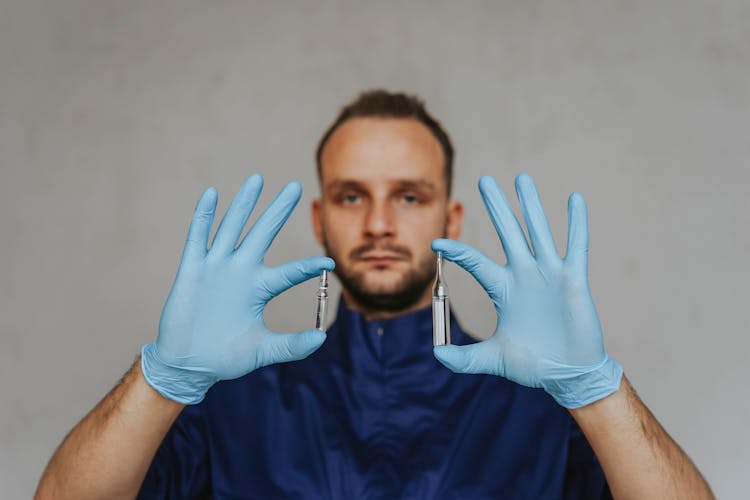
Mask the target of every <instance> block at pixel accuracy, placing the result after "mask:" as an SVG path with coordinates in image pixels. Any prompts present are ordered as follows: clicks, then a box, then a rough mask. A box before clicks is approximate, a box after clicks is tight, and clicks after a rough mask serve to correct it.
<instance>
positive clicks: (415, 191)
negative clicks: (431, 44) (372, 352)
mask: <svg viewBox="0 0 750 500" xmlns="http://www.w3.org/2000/svg"><path fill="white" fill-rule="evenodd" d="M321 167H322V169H321V198H320V199H317V200H314V201H313V207H312V217H313V228H314V230H315V235H316V237H317V239H318V241H319V243H321V244H322V245H323V246H324V247H325V249H326V252H327V253H328V255H329V256H330V257H331V258H333V259H334V261H335V262H336V270H335V272H336V274H337V275H338V277H339V279H340V281H341V283H342V285H343V295H344V299H345V300H346V302H347V304H348V305H349V306H350V307H352V308H354V309H356V310H360V311H362V312H364V313H365V314H366V315H367V316H369V317H372V318H378V317H380V318H384V317H389V316H392V315H395V314H397V313H402V312H406V311H409V310H412V309H417V308H420V307H423V306H426V305H427V304H429V303H430V300H431V293H430V290H431V285H432V281H433V279H434V276H435V255H434V253H433V252H432V250H431V249H430V243H431V242H432V240H433V239H435V238H441V237H448V238H453V239H456V238H458V236H459V234H460V232H461V222H462V220H463V208H462V206H461V204H460V203H458V202H455V201H450V200H449V199H448V196H447V188H446V180H445V173H444V172H445V171H444V168H445V166H444V157H443V152H442V149H441V147H440V143H439V142H438V140H437V139H436V138H435V137H434V136H433V135H432V133H431V132H430V130H429V129H428V128H427V127H426V126H425V125H423V124H422V123H420V122H418V121H416V120H413V119H400V118H353V119H349V120H347V121H346V122H344V123H343V124H341V125H340V126H339V127H338V128H337V129H336V131H335V132H334V133H333V135H331V137H330V139H329V141H328V143H327V144H326V146H325V148H324V149H323V151H322V155H321Z"/></svg>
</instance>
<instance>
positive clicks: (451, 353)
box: [432, 340, 502, 374]
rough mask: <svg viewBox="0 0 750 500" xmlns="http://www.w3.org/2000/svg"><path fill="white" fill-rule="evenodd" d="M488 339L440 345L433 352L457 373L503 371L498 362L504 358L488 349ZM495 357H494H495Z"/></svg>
mask: <svg viewBox="0 0 750 500" xmlns="http://www.w3.org/2000/svg"><path fill="white" fill-rule="evenodd" d="M486 342H487V341H486V340H484V341H482V342H477V343H476V344H470V345H462V346H458V345H439V346H435V347H433V348H432V352H433V354H434V355H435V358H437V360H438V361H440V362H441V363H442V364H443V365H445V367H446V368H448V369H449V370H450V371H452V372H455V373H490V374H497V373H502V371H501V370H499V368H501V366H498V364H500V365H501V364H502V358H494V357H493V356H491V355H490V354H489V353H488V352H487V351H488V348H489V346H487V345H486ZM493 358H494V359H493Z"/></svg>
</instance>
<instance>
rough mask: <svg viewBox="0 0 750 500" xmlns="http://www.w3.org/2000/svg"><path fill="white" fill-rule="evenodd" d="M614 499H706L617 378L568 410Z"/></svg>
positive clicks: (704, 489) (686, 460)
mask: <svg viewBox="0 0 750 500" xmlns="http://www.w3.org/2000/svg"><path fill="white" fill-rule="evenodd" d="M570 413H571V415H572V416H573V418H574V419H575V420H576V422H577V423H578V425H579V427H580V428H581V430H582V431H583V433H584V434H585V435H586V438H587V439H588V441H589V443H590V444H591V447H592V448H593V449H594V452H595V453H596V456H597V458H598V459H599V463H600V464H601V466H602V468H603V469H604V474H605V476H606V477H607V482H608V483H609V487H610V490H611V491H612V494H613V495H614V497H615V498H633V499H638V500H643V499H649V498H654V499H660V500H663V499H671V498H674V499H682V498H694V499H704V498H705V499H710V498H714V495H713V493H712V492H711V488H710V487H709V486H708V483H706V481H705V479H703V476H701V473H700V472H699V471H698V469H697V468H696V467H695V465H694V464H693V462H692V461H691V460H690V457H688V456H687V455H686V454H685V452H684V451H682V449H681V448H680V447H679V445H678V444H677V443H675V442H674V441H673V440H672V438H671V437H670V436H669V434H667V432H666V431H665V430H664V428H663V427H662V426H661V425H660V424H659V422H658V421H657V420H656V418H655V417H654V416H653V415H652V414H651V412H650V411H649V410H648V408H646V406H645V405H644V404H643V402H642V401H641V400H640V399H639V398H638V395H637V394H636V392H635V390H634V389H633V387H632V386H631V385H630V383H629V382H628V380H627V379H626V378H625V377H623V379H622V383H621V385H620V388H619V389H618V390H617V391H615V392H614V393H612V394H611V395H610V396H607V397H606V398H604V399H600V400H599V401H596V402H595V403H592V404H590V405H587V406H584V407H582V408H577V409H574V410H570Z"/></svg>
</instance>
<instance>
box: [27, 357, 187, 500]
mask: <svg viewBox="0 0 750 500" xmlns="http://www.w3.org/2000/svg"><path fill="white" fill-rule="evenodd" d="M183 407H184V406H183V405H181V404H179V403H176V402H174V401H171V400H169V399H166V398H164V397H162V396H161V395H160V394H159V393H157V392H156V391H155V390H154V389H152V388H151V386H149V385H148V383H147V382H146V380H145V379H144V378H143V374H142V373H141V364H140V358H139V359H138V360H137V361H136V362H135V364H134V365H133V367H132V368H131V369H130V370H129V371H128V373H126V374H125V376H124V377H123V379H122V381H121V382H120V383H119V384H118V385H117V386H116V387H115V388H114V389H113V390H112V391H111V392H110V393H109V394H108V395H107V396H106V397H105V398H104V399H103V400H102V401H100V402H99V404H98V405H97V406H96V407H95V408H94V409H93V410H91V412H89V414H88V415H86V417H85V418H84V419H83V420H82V421H81V422H79V423H78V425H76V426H75V427H74V428H73V430H72V431H71V432H70V434H68V436H67V437H66V438H65V440H64V441H63V442H62V444H61V445H60V446H59V447H58V449H57V451H55V454H54V455H53V456H52V459H51V460H50V462H49V464H48V465H47V469H46V470H45V471H44V474H43V476H42V478H41V480H40V482H39V486H38V489H37V492H36V498H37V499H46V498H55V499H60V498H75V499H88V498H92V499H93V498H108V499H111V498H133V497H134V496H135V495H136V494H137V492H138V489H139V488H140V485H141V483H142V482H143V478H144V477H145V475H146V472H147V471H148V467H149V465H150V463H151V461H152V460H153V457H154V454H155V453H156V450H157V449H158V447H159V445H160V443H161V442H162V440H163V439H164V436H165V435H166V433H167V432H168V430H169V428H170V427H171V425H172V423H173V422H174V420H175V419H176V418H177V416H178V415H179V414H180V412H181V411H182V409H183Z"/></svg>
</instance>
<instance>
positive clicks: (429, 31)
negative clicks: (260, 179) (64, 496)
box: [0, 0, 750, 498]
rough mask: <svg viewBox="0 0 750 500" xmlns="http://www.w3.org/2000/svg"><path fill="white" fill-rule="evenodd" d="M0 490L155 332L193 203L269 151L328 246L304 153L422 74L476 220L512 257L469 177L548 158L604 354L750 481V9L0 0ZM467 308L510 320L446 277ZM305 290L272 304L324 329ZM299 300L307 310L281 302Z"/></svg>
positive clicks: (727, 479) (693, 451)
mask: <svg viewBox="0 0 750 500" xmlns="http://www.w3.org/2000/svg"><path fill="white" fill-rule="evenodd" d="M0 9H1V10H0V166H1V168H2V170H1V177H0V232H1V234H2V236H0V241H2V249H0V256H1V257H2V258H0V335H1V336H0V397H1V398H2V399H1V400H0V401H1V402H0V492H2V496H3V498H23V497H29V496H30V495H31V493H32V491H33V488H34V486H35V484H36V481H37V479H38V477H39V475H40V474H41V471H42V469H43V467H44V465H45V463H46V461H47V460H48V458H49V457H50V455H51V454H52V452H53V450H54V448H55V447H56V446H57V444H58V443H59V442H60V440H61V439H62V438H63V436H64V435H65V433H66V432H67V431H68V430H69V429H70V428H71V427H72V426H73V425H74V424H75V423H76V422H77V421H78V420H79V419H80V418H81V417H82V416H83V415H84V414H85V413H86V412H87V411H88V410H89V409H90V408H91V407H92V406H93V405H94V404H95V403H96V402H97V401H98V400H99V399H100V398H101V397H102V396H103V395H104V394H105V393H106V392H107V391H108V390H109V389H110V388H111V387H112V386H113V384H114V383H115V382H116V380H117V379H118V378H119V377H120V375H121V374H122V373H123V372H124V371H125V370H126V369H127V367H128V366H129V365H130V363H131V362H132V361H133V358H134V357H135V355H136V354H137V352H138V349H139V347H140V346H141V345H142V344H143V343H145V342H149V341H151V340H153V339H154V338H155V335H156V331H157V324H158V319H159V313H160V310H161V307H162V304H163V302H164V299H165V298H166V295H167V293H168V291H169V288H170V285H171V282H172V279H173V276H174V273H175V271H176V269H177V264H178V261H179V256H180V251H181V248H182V244H183V240H184V237H185V234H186V230H187V226H188V223H189V219H190V215H191V213H192V209H193V206H194V203H195V202H196V200H197V198H198V196H199V194H200V193H201V191H202V189H203V188H205V187H206V186H208V185H215V186H217V188H218V189H219V193H220V211H221V212H222V213H223V210H224V209H225V208H226V206H227V204H228V201H229V200H231V198H232V197H233V196H234V194H235V192H236V190H237V189H238V187H239V185H240V183H241V182H242V180H243V179H244V178H245V177H246V176H247V175H248V174H249V173H251V172H260V173H262V174H264V176H265V178H266V186H267V188H266V192H265V193H264V196H263V199H262V203H266V202H267V201H268V200H269V199H270V198H271V196H272V193H273V192H275V191H277V190H278V189H279V188H280V187H281V186H282V185H283V184H284V183H285V182H286V181H288V180H292V179H297V180H300V181H301V182H302V183H303V185H304V187H305V193H304V195H303V201H302V203H301V205H300V208H299V209H298V210H297V212H296V213H295V214H294V216H293V217H292V219H291V220H290V221H289V223H288V224H287V226H286V227H285V229H284V230H283V231H282V234H281V235H280V237H279V238H278V240H277V242H276V243H275V244H274V246H273V247H272V251H271V253H270V255H269V258H268V260H269V262H271V263H278V262H282V261H285V260H289V259H293V258H297V257H302V256H306V255H310V254H316V253H318V252H320V249H319V248H318V247H317V246H316V244H315V241H314V239H313V236H312V232H311V230H310V228H309V201H310V200H311V199H312V197H313V196H315V195H316V193H317V185H316V178H315V175H314V166H313V165H314V164H313V149H314V147H315V144H316V141H317V140H318V138H319V135H320V134H321V132H322V131H323V129H324V127H325V126H327V124H328V123H329V122H330V121H331V120H332V119H333V117H334V115H335V113H336V111H337V109H338V108H339V106H340V105H341V104H343V103H344V102H345V101H346V100H348V99H350V98H351V97H353V96H354V95H355V94H356V93H357V92H359V91H360V90H362V89H365V88H370V87H374V86H386V87H388V88H392V89H406V90H409V91H413V92H417V93H419V94H420V95H422V96H423V97H424V98H425V99H426V100H427V102H428V104H429V107H430V108H431V109H432V110H433V111H434V112H435V113H436V114H437V116H439V117H440V118H441V119H442V121H443V122H444V124H445V125H446V127H447V128H448V129H449V130H450V131H451V132H452V136H453V139H454V141H455V144H456V147H457V151H458V155H457V165H456V173H457V178H456V182H455V185H456V196H457V197H459V198H460V199H462V200H464V201H465V203H466V205H467V212H468V213H467V217H468V220H467V226H466V229H465V233H464V238H463V239H464V240H465V241H467V242H469V243H471V244H474V245H475V246H477V247H479V248H480V249H482V250H484V251H485V252H488V253H490V254H492V255H495V256H497V257H498V258H502V252H501V251H500V246H499V243H498V241H497V238H496V236H495V235H494V233H493V231H492V230H491V226H490V224H489V222H488V220H487V217H486V215H485V213H484V209H483V207H482V206H481V203H480V200H479V197H478V195H477V192H476V187H475V186H476V180H477V179H478V177H479V176H480V175H481V174H483V173H492V174H494V175H495V176H496V177H497V178H498V180H499V181H500V182H501V185H503V186H504V187H505V190H506V192H508V194H512V179H513V177H514V176H515V174H517V173H518V172H520V171H526V172H528V173H530V174H531V175H533V176H534V177H535V179H536V181H537V184H538V186H539V189H540V191H541V194H542V198H543V201H544V202H545V207H546V210H547V212H548V215H549V217H550V219H551V223H552V226H553V231H554V233H555V235H556V239H557V242H558V246H559V247H560V248H564V241H565V240H564V236H565V231H566V208H565V201H566V198H567V195H568V194H569V193H570V192H571V191H574V190H577V191H581V192H582V193H583V194H584V196H585V197H586V199H587V201H588V203H589V210H590V214H591V221H590V224H591V270H590V276H591V287H592V291H593V294H594V299H595V301H596V304H597V307H598V310H599V313H600V316H601V319H602V323H603V327H604V332H605V340H606V344H607V348H608V350H609V351H610V353H611V354H612V355H613V356H614V357H616V358H617V359H618V360H619V361H620V362H621V363H622V364H623V366H624V367H625V369H626V372H627V374H628V375H629V377H630V378H631V380H632V382H633V383H634V385H635V386H636V387H637V388H638V389H639V392H640V394H641V396H642V398H643V399H644V400H645V402H646V403H647V404H648V405H649V406H650V408H651V409H652V411H653V412H654V413H655V414H656V415H657V416H658V418H659V419H660V420H661V422H662V423H663V424H664V425H665V427H666V428H667V429H668V430H669V431H670V433H671V434H672V435H673V437H674V438H675V439H676V440H677V441H678V442H679V443H681V445H682V446H683V447H684V448H685V449H686V451H687V452H688V453H689V454H690V455H691V457H693V459H694V460H695V461H696V463H697V464H698V466H699V467H700V468H701V469H702V470H703V471H704V473H705V474H706V476H707V478H708V479H709V481H710V482H711V484H712V485H713V487H714V489H715V491H716V493H717V494H719V496H720V497H722V498H740V497H742V496H744V494H746V491H747V490H746V481H747V477H746V475H747V472H748V470H749V467H750V433H748V432H747V422H748V421H750V404H749V403H748V400H747V394H748V390H747V381H748V378H749V377H748V375H750V369H748V363H747V359H748V353H749V352H750V349H749V347H750V340H748V336H749V334H750V322H749V321H748V316H747V310H748V307H747V298H748V294H747V292H746V286H747V284H748V283H749V282H750V270H749V268H748V264H747V258H748V256H749V255H750V237H749V236H748V229H750V201H748V199H747V198H746V192H747V190H748V186H749V185H750V174H749V173H748V168H747V163H748V157H749V156H750V142H748V130H750V113H749V112H748V109H749V108H748V105H749V104H750V64H749V63H750V29H749V28H750V8H749V7H748V3H747V2H742V1H731V0H721V1H712V2H707V1H706V2H700V1H659V2H653V1H636V2H626V1H605V2H602V1H594V0H592V1H583V0H580V1H569V2H561V1H546V2H536V1H535V2H522V1H505V2H462V3H460V4H459V3H458V2H427V1H423V2H409V3H408V4H407V3H403V4H402V3H400V2H399V3H396V2H377V3H376V2H370V3H351V2H335V1H328V2H302V1H299V2H292V3H287V2H271V1H265V2H236V1H235V2H230V1H221V2H199V1H193V2H187V1H180V2H152V1H131V2H113V1H105V2H102V1H75V0H65V1H46V2H45V1H37V0H34V1H21V0H18V1H8V0H3V1H2V2H0ZM450 277H451V285H452V292H453V298H454V302H455V303H456V309H457V311H458V313H459V317H460V318H462V319H463V322H464V323H465V326H467V327H468V328H469V329H470V330H472V331H473V332H476V333H477V335H479V336H482V335H486V333H487V332H489V331H490V330H491V329H492V327H493V326H494V318H493V313H492V310H491V308H490V305H489V301H488V300H487V299H486V297H485V296H484V295H483V294H482V293H481V291H480V289H479V288H478V286H477V285H476V284H475V283H474V282H473V281H472V280H471V279H470V278H469V277H468V276H467V275H465V274H463V273H461V272H459V271H458V270H456V269H452V270H451V276H450ZM313 291H314V284H313V283H310V284H309V285H302V286H300V287H298V288H297V289H295V290H293V291H291V292H289V293H287V294H285V295H284V296H282V297H281V298H279V299H278V300H277V301H275V302H274V303H272V305H271V306H270V308H269V313H268V317H269V319H268V322H269V324H270V325H272V326H274V327H275V328H277V329H278V330H280V331H291V330H297V329H302V328H307V327H309V324H310V321H311V319H312V316H311V296H312V293H313ZM289 310H292V311H299V314H289V313H288V311H289Z"/></svg>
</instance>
